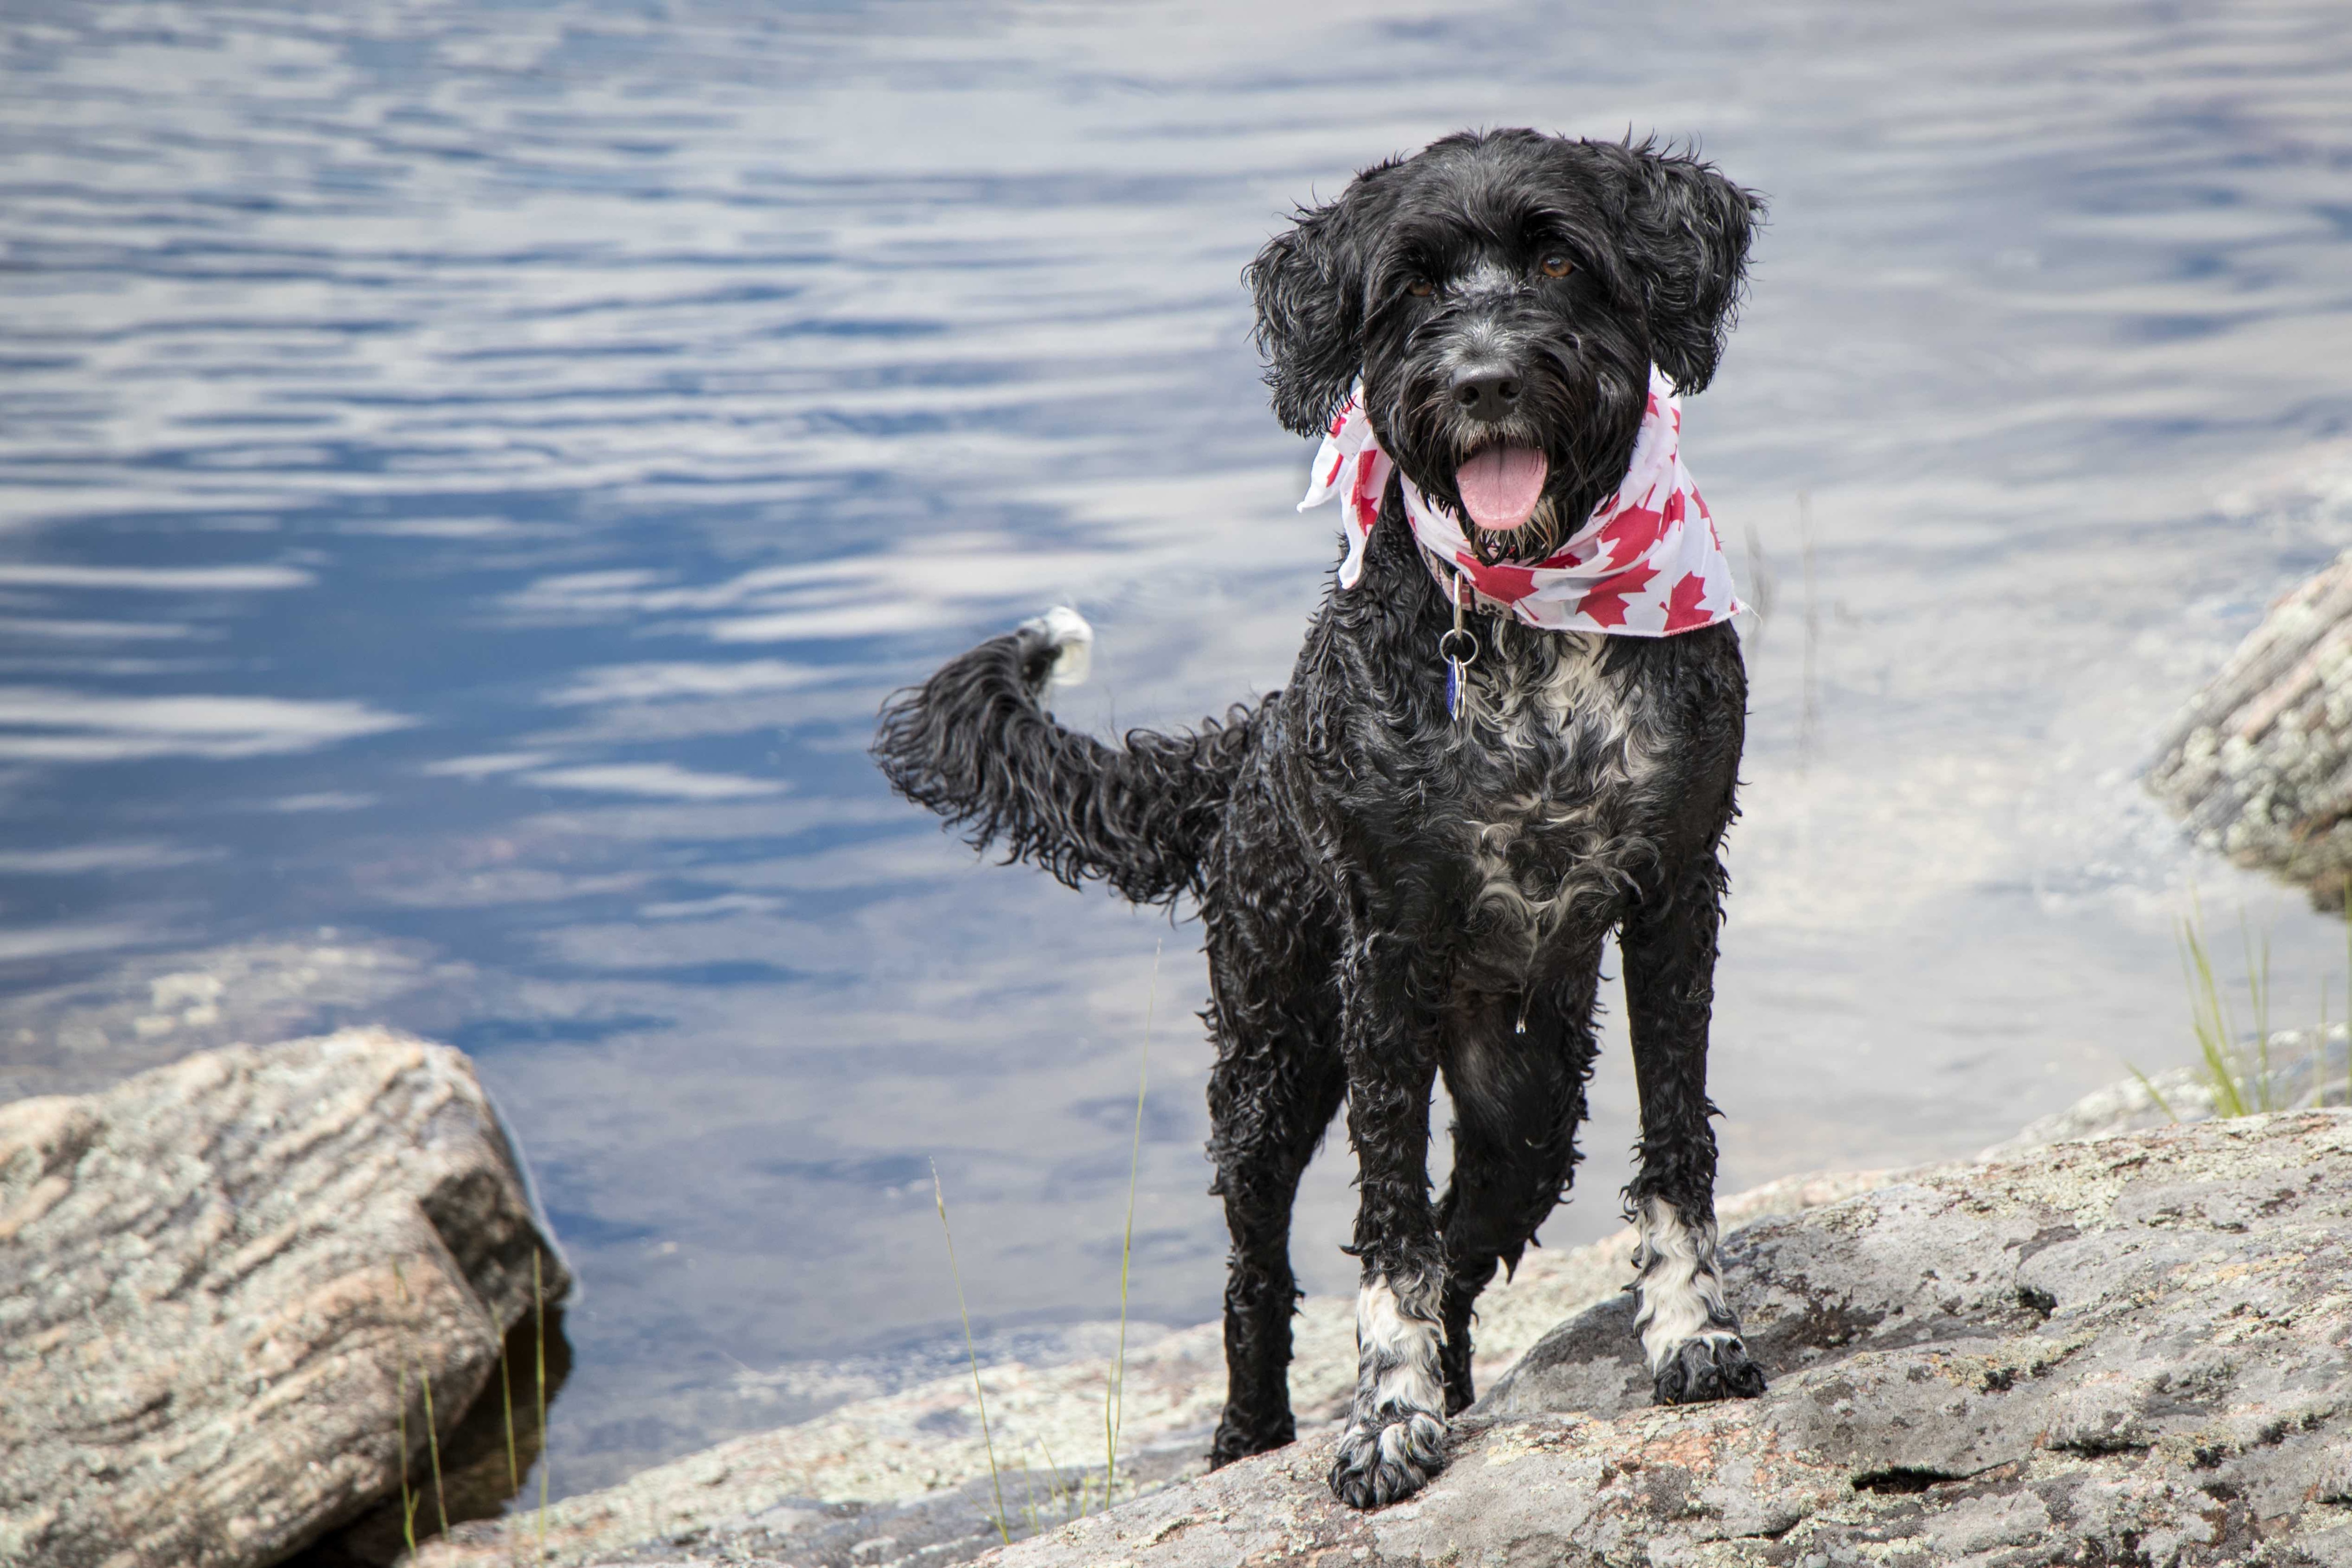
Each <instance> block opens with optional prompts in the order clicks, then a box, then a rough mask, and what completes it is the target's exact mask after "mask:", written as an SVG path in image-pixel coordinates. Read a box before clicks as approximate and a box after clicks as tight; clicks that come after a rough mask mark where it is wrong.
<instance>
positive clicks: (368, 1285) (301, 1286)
mask: <svg viewBox="0 0 2352 1568" xmlns="http://www.w3.org/2000/svg"><path fill="white" fill-rule="evenodd" d="M535 1263H536V1274H537V1279H538V1284H537V1286H536V1287H535V1286H534V1264H535ZM568 1282H569V1281H568V1279H567V1276H566V1275H565V1272H564V1270H563V1267H562V1263H561V1261H560V1260H559V1259H558V1258H557V1257H556V1255H555V1253H554V1252H553V1250H552V1249H551V1246H550V1245H549V1243H548V1242H547V1241H546V1239H545V1238H544V1237H543V1235H542V1233H541V1230H540V1228H539V1227H538V1226H537V1225H536V1224H535V1222H534V1220H533V1218H532V1207H531V1204H530V1197H529V1193H528V1189H527V1186H526V1184H525V1181H524V1178H523V1176H522V1173H521V1170H520V1166H519V1163H518V1161H517V1159H516V1156H515V1154H514V1150H513V1148H512V1146H511V1145H510V1143H509V1139H508V1137H507V1134H505V1132H504V1130H503V1129H502V1128H501V1126H500V1124H499V1119H498V1116H497V1114H496V1113H495V1112H494V1111H493V1109H492V1107H491V1105H490V1103H489V1101H488V1097H487V1096H486V1095H485V1094H484V1092H483V1091H482V1088H481V1085H480V1084H479V1083H478V1082H477V1081H476V1079H475V1077H474V1074H473V1071H472V1069H471V1068H470V1067H469V1066H468V1065H467V1061H466V1059H465V1058H464V1057H463V1056H461V1055H460V1054H459V1053H457V1051H452V1050H450V1049H449V1048H447V1047H446V1046H438V1045H431V1044H427V1043H426V1042H425V1041H423V1040H415V1039H411V1038H408V1037H406V1036H404V1035H399V1034H394V1033H392V1032H389V1031H386V1030H343V1031H341V1032H340V1033H336V1034H332V1035H329V1036H325V1037H323V1038H320V1039H316V1040H297V1041H293V1042H290V1043H288V1044H283V1045H278V1046H274V1047H271V1048H268V1049H267V1050H256V1049H253V1048H250V1047H245V1046H235V1047H230V1048H227V1049H224V1050H217V1051H205V1052H202V1053H200V1054H197V1055H194V1056H190V1057H188V1058H186V1059H185V1060H183V1061H178V1062H175V1063H173V1064H172V1065H170V1066H167V1067H162V1068H158V1069H156V1070H154V1071H150V1072H145V1073H142V1074H140V1075H139V1076H137V1077H135V1078H132V1079H130V1080H129V1081H127V1082H123V1083H121V1084H119V1085H117V1086H116V1087H115V1088H113V1089H110V1090H109V1091H107V1092H103V1093H98V1094H90V1095H84V1096H73V1097H68V1096H49V1097H44V1098H38V1099H29V1100H19V1101H16V1102H14V1103H8V1104H0V1563H10V1564H19V1563H21V1564H26V1565H28V1568H29V1565H34V1564H38V1565H41V1568H80V1565H83V1564H90V1565H93V1568H94V1565H99V1564H104V1565H106V1568H145V1565H148V1564H154V1565H157V1568H162V1565H163V1564H172V1565H173V1568H181V1565H190V1568H244V1565H247V1564H262V1563H272V1562H276V1561H278V1560H279V1559H281V1558H284V1557H286V1556H287V1555H288V1554H289V1553H290V1552H293V1551H295V1550H296V1549H298V1548H299V1547H301V1546H303V1545H304V1544H305V1543H307V1542H311V1541H313V1540H315V1539H316V1538H317V1537H319V1536H320V1534H321V1533H322V1532H324V1531H328V1530H330V1529H331V1528H332V1527H334V1526H336V1525H338V1524H341V1523H343V1522H345V1521H351V1520H352V1519H354V1518H357V1517H358V1516H360V1515H362V1514H363V1513H365V1512H367V1511H370V1510H371V1509H373V1508H376V1507H378V1506H379V1505H381V1504H382V1503H383V1500H385V1499H386V1498H387V1497H396V1496H397V1494H398V1490H399V1487H400V1483H401V1478H402V1474H403V1465H404V1459H405V1461H406V1462H407V1463H408V1465H409V1466H410V1468H411V1469H420V1468H421V1467H422V1466H423V1465H424V1464H425V1459H426V1449H427V1443H426V1440H425V1432H426V1426H427V1418H426V1409H427V1401H428V1398H429V1400H430V1402H431V1408H432V1410H433V1424H434V1425H435V1426H436V1428H437V1429H438V1430H439V1431H441V1432H442V1433H444V1434H446V1433H447V1432H450V1431H452V1430H454V1429H455V1428H456V1427H457V1422H458V1418H459V1416H460V1415H461V1413H462V1412H464V1411H465V1410H466V1408H467V1406H469V1405H470V1404H472V1403H473V1402H474V1399H475V1396H477V1395H478V1394H479V1393H480V1392H481V1391H482V1389H483V1387H484V1386H485V1385H486V1384H487V1383H488V1381H489V1380H490V1378H491V1377H492V1375H493V1374H494V1372H495V1369H496V1366H497V1363H498V1358H499V1352H500V1348H501V1345H502V1343H504V1341H505V1339H506V1336H507V1334H508V1332H509V1330H510V1329H512V1328H514V1327H515V1326H516V1325H517V1324H518V1323H519V1322H521V1321H522V1320H523V1318H524V1317H525V1316H526V1314H530V1313H532V1312H533V1309H534V1301H535V1300H538V1301H550V1302H551V1301H555V1300H557V1299H559V1298H561V1296H562V1294H563V1292H564V1290H565V1288H566V1286H567V1285H568ZM428 1390H429V1393H428ZM404 1429H405V1430H404ZM404 1436H405V1439H406V1443H405V1448H406V1452H405V1454H404V1443H403V1437H404ZM426 1506H427V1507H428V1508H430V1507H431V1506H432V1505H430V1504H427V1505H426Z"/></svg>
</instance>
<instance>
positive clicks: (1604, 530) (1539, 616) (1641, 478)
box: [1298, 365, 1746, 637]
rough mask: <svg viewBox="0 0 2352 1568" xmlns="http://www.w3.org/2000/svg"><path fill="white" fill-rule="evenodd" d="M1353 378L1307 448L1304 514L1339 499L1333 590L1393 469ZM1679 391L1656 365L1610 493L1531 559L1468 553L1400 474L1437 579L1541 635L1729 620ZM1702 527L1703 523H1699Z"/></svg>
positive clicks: (1408, 510)
mask: <svg viewBox="0 0 2352 1568" xmlns="http://www.w3.org/2000/svg"><path fill="white" fill-rule="evenodd" d="M1363 390H1364V389H1363V383H1362V382H1358V383H1357V384H1356V388H1355V390H1354V391H1353V392H1350V393H1349V396H1348V402H1347V405H1346V406H1345V407H1343V408H1341V409H1340V411H1339V413H1338V415H1337V416H1335V417H1334V418H1333V419H1332V421H1331V430H1330V434H1328V435H1326V436H1325V437H1324V438H1323V447H1322V450H1321V451H1319V452H1318V453H1317V454H1316V455H1315V468H1314V472H1313V475H1312V477H1311V480H1310V482H1309V484H1308V485H1307V498H1306V499H1305V500H1303V501H1301V502H1299V503H1298V509H1299V510H1300V511H1302V512H1304V511H1306V510H1307V509H1308V508H1309V507H1319V506H1321V505H1322V504H1323V503H1324V502H1326V501H1328V500H1329V499H1331V497H1334V496H1339V497H1342V503H1341V506H1340V508H1339V509H1340V513H1341V521H1342V523H1343V526H1344V528H1345V531H1346V534H1347V539H1348V554H1347V558H1346V559H1344V560H1342V561H1341V562H1340V563H1339V586H1340V587H1341V588H1343V589H1346V588H1353V587H1355V586H1356V583H1357V582H1358V580H1360V579H1361V578H1362V576H1363V574H1364V546H1365V543H1366V542H1367V541H1368V540H1369V539H1370V538H1371V536H1372V528H1373V526H1374V525H1375V524H1377V523H1378V522H1379V521H1380V517H1381V495H1382V494H1383V493H1384V492H1385V491H1386V490H1387V488H1388V481H1389V476H1390V475H1391V474H1392V473H1394V472H1395V468H1396V465H1395V463H1394V462H1393V461H1392V460H1391V458H1390V456H1389V455H1388V454H1387V453H1386V452H1383V451H1382V450H1381V444H1380V441H1379V438H1378V437H1376V436H1375V435H1374V434H1372V425H1371V420H1370V417H1369V416H1367V415H1366V414H1365V413H1364V405H1363ZM1682 429H1683V409H1682V399H1681V398H1680V396H1678V395H1677V394H1676V393H1675V386H1674V383H1673V382H1670V381H1668V380H1667V379H1666V377H1665V374H1664V372H1663V371H1660V370H1659V369H1658V368H1657V367H1656V366H1655V365H1653V366H1651V367H1650V396H1649V402H1648V404H1647V406H1646V407H1645V408H1644V409H1643V413H1642V430H1641V434H1639V435H1638V436H1637V437H1635V439H1634V442H1633V461H1632V462H1631V463H1629V464H1627V465H1626V468H1625V478H1624V480H1623V482H1622V484H1620V485H1619V486H1617V491H1616V493H1615V494H1614V495H1612V496H1611V497H1609V498H1608V499H1607V500H1605V501H1603V502H1601V505H1599V506H1598V507H1594V508H1593V509H1592V516H1591V517H1589V518H1587V519H1586V520H1585V524H1584V526H1583V527H1582V528H1579V529H1577V531H1576V532H1575V533H1574V534H1573V535H1571V536H1570V538H1568V539H1567V541H1566V542H1564V543H1563V544H1561V545H1560V547H1559V549H1555V550H1554V551H1552V552H1551V554H1549V555H1548V556H1546V557H1545V558H1544V559H1541V560H1532V561H1502V562H1497V563H1495V564H1493V565H1489V564H1487V563H1486V562H1484V561H1481V560H1480V559H1478V558H1477V555H1476V554H1475V552H1474V551H1473V550H1472V549H1471V548H1470V541H1469V539H1468V538H1465V536H1464V534H1463V532H1462V525H1461V523H1460V522H1458V521H1457V520H1455V518H1454V517H1453V516H1452V514H1450V513H1448V512H1446V511H1445V510H1444V509H1443V508H1442V507H1438V506H1437V505H1436V504H1435V503H1434V502H1433V501H1431V500H1430V499H1429V498H1428V497H1426V496H1424V495H1423V494H1422V492H1421V488H1420V486H1417V485H1415V484H1414V483H1413V482H1412V480H1410V479H1404V478H1400V480H1399V484H1398V488H1399V490H1400V491H1401V492H1402V495H1403V497H1404V509H1405V516H1406V517H1408V518H1409V519H1410V520H1411V521H1412V532H1413V537H1414V538H1416V539H1417V540H1419V541H1420V544H1421V550H1422V555H1423V558H1424V559H1427V560H1428V562H1429V565H1430V570H1431V572H1432V573H1433V574H1434V575H1436V576H1437V578H1438V580H1439V582H1440V583H1441V584H1443V583H1444V580H1445V574H1444V569H1448V568H1450V569H1451V570H1453V571H1454V572H1455V573H1457V574H1459V576H1460V577H1461V579H1462V580H1464V581H1466V582H1467V583H1469V585H1470V586H1471V589H1472V590H1473V591H1475V593H1476V595H1477V599H1478V603H1479V605H1480V607H1481V608H1484V609H1487V610H1492V611H1496V612H1503V613H1507V614H1509V615H1511V616H1513V617H1514V618H1516V619H1517V620H1519V621H1522V622H1526V623H1527V624H1528V625H1529V626H1535V627H1538V628H1541V629H1542V630H1544V631H1547V632H1608V633H1610V634H1612V635H1613V636H1619V637H1671V636H1673V635H1675V633H1676V632H1693V631H1696V630H1697V629H1698V628H1699V627H1702V626H1713V625H1717V624H1718V623H1719V622H1725V621H1728V620H1730V619H1731V618H1732V617H1733V616H1734V615H1737V614H1738V613H1739V612H1740V611H1741V610H1743V609H1745V608H1746V606H1745V605H1743V604H1741V603H1740V602H1739V600H1738V597H1737V596H1736V595H1735V594H1734V593H1733V591H1732V584H1731V563H1730V561H1729V560H1727V559H1725V557H1724V553H1723V538H1722V536H1721V535H1720V534H1718V533H1717V531H1716V527H1715V517H1714V516H1713V515H1712V514H1711V513H1709V512H1708V511H1707V509H1706V502H1705V501H1704V500H1702V499H1700V497H1699V493H1698V486H1697V485H1696V483H1695V482H1693V480H1692V479H1691V476H1690V470H1689V469H1687V468H1685V467H1684V466H1683V460H1682ZM1700 525H1704V526H1703V527H1702V526H1700Z"/></svg>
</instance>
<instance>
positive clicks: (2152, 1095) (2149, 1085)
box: [2124, 1061, 2180, 1122]
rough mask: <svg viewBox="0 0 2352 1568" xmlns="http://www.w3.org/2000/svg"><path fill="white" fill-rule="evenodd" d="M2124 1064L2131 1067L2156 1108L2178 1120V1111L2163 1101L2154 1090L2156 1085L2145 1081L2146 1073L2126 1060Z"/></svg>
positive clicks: (2162, 1097) (2161, 1096)
mask: <svg viewBox="0 0 2352 1568" xmlns="http://www.w3.org/2000/svg"><path fill="white" fill-rule="evenodd" d="M2124 1065H2125V1066H2126V1067H2131V1075H2132V1076H2133V1077H2134V1078H2137V1079H2138V1080H2139V1086H2140V1087H2141V1088H2142V1089H2145V1090H2147V1097H2148V1098H2149V1099H2151V1100H2153V1101H2155V1102H2156V1108H2157V1109H2158V1110H2159V1111H2161V1112H2163V1113H2165V1115H2167V1116H2168V1117H2169V1118H2171V1119H2172V1120H2173V1121H2175V1122H2178V1121H2179V1120H2180V1113H2179V1112H2178V1111H2176V1110H2174V1109H2173V1108H2172V1107H2171V1106H2169V1105H2168V1104H2166V1103H2164V1096H2163V1095H2161V1094H2159V1093H2158V1092H2156V1085H2155V1084H2153V1083H2151V1082H2148V1081H2147V1073H2145V1072H2142V1071H2140V1070H2139V1069H2138V1068H2137V1067H2132V1066H2131V1063H2130V1062H2128V1061H2126V1062H2125V1063H2124Z"/></svg>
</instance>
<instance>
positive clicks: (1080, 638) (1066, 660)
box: [1021, 604, 1095, 686]
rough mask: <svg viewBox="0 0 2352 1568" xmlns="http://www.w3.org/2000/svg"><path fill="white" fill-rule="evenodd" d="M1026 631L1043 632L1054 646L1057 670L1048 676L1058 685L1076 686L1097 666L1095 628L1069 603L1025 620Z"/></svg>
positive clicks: (1055, 667) (1058, 605)
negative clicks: (1095, 664)
mask: <svg viewBox="0 0 2352 1568" xmlns="http://www.w3.org/2000/svg"><path fill="white" fill-rule="evenodd" d="M1021 629H1022V630H1023V631H1024V632H1044V633H1045V640H1046V641H1047V642H1049V643H1052V644H1053V645H1054V669H1053V673H1052V674H1050V675H1049V676H1048V677H1047V678H1048V679H1049V680H1051V681H1052V682H1053V683H1054V684H1055V685H1057V686H1075V685H1078V684H1079V683H1080V682H1081V681H1084V680H1085V679H1086V678H1087V671H1089V670H1090V669H1092V668H1093V667H1094V662H1095V629H1094V628H1093V627H1091V626H1089V625H1087V618H1086V617H1085V616H1083V615H1081V614H1079V613H1078V612H1076V611H1075V610H1073V609H1071V608H1070V607H1069V606H1068V605H1066V604H1056V605H1055V606H1054V608H1052V609H1051V610H1048V611H1047V612H1045V614H1043V615H1039V616H1036V617H1034V619H1032V620H1028V621H1024V622H1022V623H1021Z"/></svg>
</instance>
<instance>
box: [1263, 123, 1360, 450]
mask: <svg viewBox="0 0 2352 1568" xmlns="http://www.w3.org/2000/svg"><path fill="white" fill-rule="evenodd" d="M1395 167H1396V163H1395V162H1394V161H1393V160H1391V162H1386V163H1381V164H1378V165H1376V166H1374V167H1372V168H1370V169H1367V170H1365V171H1364V172H1362V173H1360V174H1359V175H1357V176H1356V178H1355V180H1354V182H1353V183H1350V184H1349V187H1348V188H1347V190H1346V191H1344V192H1342V193H1340V195H1339V199H1338V200H1337V201H1334V202H1328V203H1326V204H1323V205H1322V206H1319V207H1313V208H1307V207H1301V208H1300V209H1299V210H1298V216H1297V219H1296V220H1295V221H1294V222H1293V223H1292V224H1291V226H1290V227H1289V229H1288V230H1286V232H1284V233H1282V234H1278V235H1275V236H1274V237H1273V238H1272V239H1270V240H1268V241H1266V242H1265V249H1264V250H1261V251H1259V252H1258V253H1257V259H1256V260H1255V261H1253V262H1251V263H1250V264H1249V266H1248V267H1245V268H1244V270H1243V272H1242V277H1243V279H1244V281H1245V282H1247V283H1248V285H1249V287H1250V294H1251V297H1252V298H1254V299H1255V301H1256V304H1257V328H1256V330H1255V332H1254V333H1253V334H1252V336H1253V337H1254V338H1255V340H1256V343H1257V349H1258V352H1259V353H1261V354H1263V355H1265V384H1266V386H1267V387H1268V388H1269V389H1270V390H1271V391H1272V392H1273V393H1274V399H1273V401H1274V413H1275V417H1276V419H1279V420H1280V421H1282V423H1283V425H1284V427H1285V428H1286V429H1287V430H1290V431H1292V432H1293V433H1295V434H1299V435H1320V434H1323V433H1324V430H1325V429H1326V428H1327V427H1328V425H1329V423H1330V422H1331V415H1332V414H1333V413H1335V412H1336V411H1337V410H1338V409H1339V402H1340V400H1341V399H1342V398H1345V397H1346V396H1347V395H1348V389H1349V387H1350V386H1352V385H1354V384H1355V380H1356V373H1357V371H1360V370H1361V369H1362V368H1363V362H1364V281H1365V273H1366V271H1367V269H1368V267H1370V253H1371V247H1372V245H1373V242H1374V240H1375V239H1376V237H1377V235H1378V234H1379V231H1380V228H1381V225H1382V224H1384V223H1385V222H1386V220H1387V212H1388V207H1389V201H1388V199H1387V192H1386V191H1385V190H1384V189H1383V187H1382V180H1383V176H1385V175H1387V174H1388V172H1389V171H1391V169H1393V168H1395Z"/></svg>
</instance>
